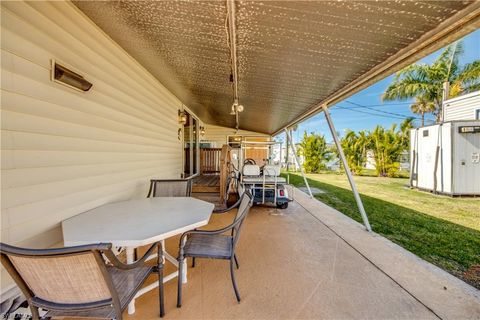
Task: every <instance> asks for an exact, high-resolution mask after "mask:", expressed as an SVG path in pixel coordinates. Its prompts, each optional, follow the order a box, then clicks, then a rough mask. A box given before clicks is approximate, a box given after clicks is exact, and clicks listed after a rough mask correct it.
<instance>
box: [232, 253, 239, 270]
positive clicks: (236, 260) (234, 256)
mask: <svg viewBox="0 0 480 320" xmlns="http://www.w3.org/2000/svg"><path fill="white" fill-rule="evenodd" d="M233 259H235V265H236V266H237V269H240V265H239V264H238V259H237V255H236V254H234V255H233Z"/></svg>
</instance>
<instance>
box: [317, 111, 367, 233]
mask: <svg viewBox="0 0 480 320" xmlns="http://www.w3.org/2000/svg"><path fill="white" fill-rule="evenodd" d="M322 108H323V112H324V113H325V118H326V119H327V123H328V126H329V128H330V132H331V133H332V136H333V140H334V141H335V145H336V146H337V150H338V154H339V155H340V159H341V160H342V163H343V167H344V168H345V173H346V174H347V177H348V182H350V187H351V188H352V191H353V196H354V197H355V201H356V202H357V206H358V210H359V211H360V214H361V215H362V220H363V224H364V225H365V228H367V231H368V232H371V231H372V227H370V222H369V221H368V216H367V213H366V212H365V208H364V207H363V202H362V199H360V194H359V193H358V190H357V186H356V184H355V181H354V180H353V176H352V172H351V171H350V167H349V166H348V163H347V159H346V158H345V154H344V153H343V149H342V145H341V144H340V140H339V139H338V136H337V131H335V127H334V126H333V121H332V118H331V117H330V112H329V111H328V107H327V106H326V105H323V106H322Z"/></svg>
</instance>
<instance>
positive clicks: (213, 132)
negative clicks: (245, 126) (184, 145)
mask: <svg viewBox="0 0 480 320" xmlns="http://www.w3.org/2000/svg"><path fill="white" fill-rule="evenodd" d="M233 135H239V136H254V137H269V135H266V134H263V133H257V132H253V131H247V130H238V132H237V130H235V129H233V128H227V127H221V126H215V125H211V124H206V125H205V135H204V136H203V137H202V141H208V142H213V143H215V147H216V148H221V147H222V146H223V145H224V144H226V143H227V137H228V136H233Z"/></svg>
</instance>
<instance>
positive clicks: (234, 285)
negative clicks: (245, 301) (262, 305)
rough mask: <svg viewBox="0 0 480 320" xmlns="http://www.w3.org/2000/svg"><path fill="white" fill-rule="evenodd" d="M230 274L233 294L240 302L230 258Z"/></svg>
mask: <svg viewBox="0 0 480 320" xmlns="http://www.w3.org/2000/svg"><path fill="white" fill-rule="evenodd" d="M230 276H231V277H232V284H233V290H235V296H236V297H237V301H238V302H239V303H240V293H239V292H238V288H237V283H236V282H235V274H234V273H233V259H230Z"/></svg>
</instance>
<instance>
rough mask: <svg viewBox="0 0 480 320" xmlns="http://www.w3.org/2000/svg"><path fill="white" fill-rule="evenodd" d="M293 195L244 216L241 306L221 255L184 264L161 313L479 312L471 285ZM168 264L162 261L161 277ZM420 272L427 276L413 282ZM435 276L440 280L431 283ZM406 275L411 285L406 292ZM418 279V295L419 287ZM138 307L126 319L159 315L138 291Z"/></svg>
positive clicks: (360, 315) (214, 223)
mask: <svg viewBox="0 0 480 320" xmlns="http://www.w3.org/2000/svg"><path fill="white" fill-rule="evenodd" d="M295 198H296V202H293V203H291V204H290V206H289V208H288V209H286V210H278V211H277V210H276V209H273V208H264V207H254V208H253V209H252V210H251V212H250V214H249V216H248V217H247V220H246V222H245V225H244V227H243V231H242V235H241V239H240V242H239V247H238V250H237V252H238V258H239V262H240V269H239V270H237V271H236V275H237V282H238V285H239V290H240V293H241V296H242V302H241V303H240V304H238V303H237V302H236V300H235V296H234V292H233V289H232V285H231V281H230V275H229V268H228V262H227V261H221V260H205V259H198V260H197V261H198V263H197V266H196V267H195V268H189V269H188V283H187V284H185V285H184V287H183V288H184V295H183V306H182V308H180V309H177V308H176V292H177V289H176V279H175V280H172V281H170V282H168V283H167V284H166V285H165V297H166V298H165V300H166V301H165V306H166V316H165V319H227V318H228V319H279V318H282V319H287V318H299V319H300V318H301V319H320V318H322V319H324V318H326V319H352V318H355V319H366V318H368V319H438V318H441V319H448V318H450V319H467V318H469V319H474V318H475V319H478V318H480V298H479V297H480V295H479V294H478V291H476V289H474V288H473V287H469V286H468V285H466V284H464V283H463V282H461V281H460V280H458V281H457V280H456V278H454V277H453V276H450V275H448V274H446V273H445V272H443V271H442V270H440V269H438V270H437V269H435V267H433V266H431V265H429V264H427V263H426V262H424V261H423V260H422V261H420V259H418V258H416V257H415V256H413V255H412V254H409V253H408V252H406V251H405V250H403V249H401V248H400V247H398V246H395V245H394V244H392V243H391V242H389V241H388V240H386V239H384V238H383V237H380V236H378V235H375V234H368V233H367V232H365V231H364V230H363V229H362V227H361V226H360V225H359V224H357V223H356V222H354V221H352V220H350V219H349V218H346V217H344V216H343V215H341V214H340V213H338V212H337V211H335V210H333V209H331V208H330V207H327V206H325V205H323V204H321V205H320V206H319V204H320V203H319V202H318V201H317V200H314V199H309V198H308V197H306V195H305V194H303V193H302V192H300V191H299V190H296V193H295ZM304 207H305V208H307V209H308V210H309V211H307V210H306V209H305V208H304ZM275 213H283V215H275ZM231 219H232V214H231V213H230V214H224V215H214V216H213V217H212V219H211V224H210V225H209V228H215V227H220V226H224V225H226V224H228V223H229V222H230V221H231ZM322 219H324V220H325V221H322ZM327 226H328V227H327ZM342 232H344V233H347V235H346V236H345V237H344V236H343V235H342ZM357 233H358V234H357ZM349 237H350V238H351V239H347V238H349ZM365 239H369V240H365ZM356 242H363V245H364V246H365V245H366V246H367V247H368V249H369V250H370V249H371V250H373V251H374V252H377V253H379V254H380V255H381V256H382V257H383V258H382V259H383V260H382V261H383V265H392V266H394V269H392V270H393V274H392V273H391V272H390V271H391V270H390V271H389V270H387V272H386V271H385V270H382V269H383V266H381V265H378V264H377V263H375V262H374V260H375V257H369V256H367V255H365V254H364V253H362V250H363V249H364V248H362V247H361V245H360V243H359V247H360V250H359V249H358V248H356V245H355V243H356ZM166 246H167V251H169V252H170V253H172V254H175V255H176V253H177V250H178V249H177V248H178V238H173V239H169V240H168V241H167V244H166ZM391 250H393V251H392V252H393V253H389V251H391ZM402 259H403V260H402ZM409 263H410V264H409ZM189 265H190V262H189ZM416 268H420V269H419V270H416ZM172 269H173V268H172V266H171V265H168V264H167V267H166V274H168V273H169V272H170V271H171V270H172ZM387 269H388V268H387ZM422 270H423V272H424V273H427V274H428V276H426V277H424V276H422V277H421V279H420V278H419V277H418V275H422ZM389 272H390V273H389ZM397 274H398V278H399V279H400V281H399V280H397V279H396V277H397ZM406 274H407V276H406ZM431 275H433V276H431ZM402 277H403V278H402ZM438 277H440V280H441V281H440V282H441V283H438V282H436V280H435V279H437V280H438ZM405 279H407V280H406V282H405ZM408 279H410V280H408ZM402 281H403V282H402ZM410 282H412V283H413V285H414V286H415V283H416V284H417V287H415V288H412V289H410V288H409V286H412V284H411V283H410ZM418 286H422V287H423V290H424V292H425V293H426V294H425V295H423V296H422V294H420V295H418V294H417V293H418V292H417V291H418V289H419V288H418ZM445 288H448V290H447V289H445ZM420 289H422V288H420ZM442 291H443V292H442ZM419 296H420V297H419ZM136 309H137V311H136V313H135V314H134V315H132V316H128V315H127V314H126V313H125V317H126V318H127V319H139V320H140V319H142V320H147V319H158V295H157V292H156V291H155V290H154V291H152V292H150V293H148V294H146V295H144V296H142V297H140V298H138V299H137V300H136Z"/></svg>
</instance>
